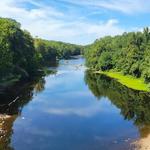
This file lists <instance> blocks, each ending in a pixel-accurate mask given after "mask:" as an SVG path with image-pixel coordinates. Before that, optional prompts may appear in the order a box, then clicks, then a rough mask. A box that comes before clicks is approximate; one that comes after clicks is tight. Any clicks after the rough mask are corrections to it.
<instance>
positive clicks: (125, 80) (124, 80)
mask: <svg viewBox="0 0 150 150" xmlns="http://www.w3.org/2000/svg"><path fill="white" fill-rule="evenodd" d="M95 73H100V74H104V75H106V76H109V77H111V78H114V79H116V80H117V81H118V82H120V83H121V84H123V85H125V86H127V87H128V88H131V89H134V90H138V91H145V92H150V86H149V84H146V83H145V82H144V79H141V78H135V77H133V76H131V75H123V74H121V73H120V72H103V71H96V72H95Z"/></svg>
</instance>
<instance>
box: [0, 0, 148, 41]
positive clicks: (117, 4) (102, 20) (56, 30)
mask: <svg viewBox="0 0 150 150" xmlns="http://www.w3.org/2000/svg"><path fill="white" fill-rule="evenodd" d="M0 17H9V18H13V19H16V20H17V21H18V22H20V23H21V24H22V28H23V29H27V30H28V31H29V32H30V33H31V34H32V35H33V36H39V37H41V38H44V39H48V40H58V41H64V42H70V43H76V44H89V43H92V42H93V41H94V40H95V39H97V38H100V37H103V36H106V35H112V36H113V35H116V34H121V33H123V32H125V31H126V32H129V31H139V30H140V31H141V30H142V28H144V27H149V26H150V25H149V24H150V0H1V1H0Z"/></svg>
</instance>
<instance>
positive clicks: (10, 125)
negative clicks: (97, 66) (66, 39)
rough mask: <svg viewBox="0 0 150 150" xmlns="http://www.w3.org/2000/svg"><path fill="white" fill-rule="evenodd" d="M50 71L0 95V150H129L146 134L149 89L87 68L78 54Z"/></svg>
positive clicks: (149, 113)
mask: <svg viewBox="0 0 150 150" xmlns="http://www.w3.org/2000/svg"><path fill="white" fill-rule="evenodd" d="M49 69H52V70H55V71H56V72H57V73H55V74H50V75H48V76H46V77H39V78H38V79H36V80H35V81H33V82H30V83H26V84H23V85H22V83H21V84H17V85H16V86H15V87H13V89H12V88H11V89H7V93H3V94H2V93H1V98H0V99H1V102H0V104H1V105H0V113H1V114H0V149H5V150H27V149H28V150H83V149H86V150H128V149H132V146H131V143H132V142H133V141H134V140H136V139H138V138H140V137H143V136H147V135H148V134H149V133H150V126H149V122H150V97H149V93H143V92H138V91H135V90H131V89H128V88H126V87H125V86H123V85H121V84H120V83H118V82H116V81H115V80H112V79H110V78H107V77H105V76H103V75H96V74H93V73H91V72H90V71H87V70H86V68H85V67H84V59H83V58H78V59H71V60H62V61H60V62H59V66H58V67H50V68H49ZM12 100H15V101H14V102H13V103H11V102H12ZM6 115H7V117H6Z"/></svg>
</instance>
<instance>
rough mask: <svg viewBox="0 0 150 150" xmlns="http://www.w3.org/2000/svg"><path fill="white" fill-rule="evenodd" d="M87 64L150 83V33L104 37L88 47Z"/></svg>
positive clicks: (93, 67)
mask: <svg viewBox="0 0 150 150" xmlns="http://www.w3.org/2000/svg"><path fill="white" fill-rule="evenodd" d="M85 58H86V64H87V66H88V67H90V68H92V69H95V70H102V71H108V70H115V71H119V72H122V73H123V74H128V75H132V76H134V77H137V78H141V77H142V78H144V79H145V81H146V82H149V81H150V31H149V29H148V28H145V29H144V31H143V32H131V33H124V34H122V35H118V36H114V37H110V36H107V37H104V38H101V39H99V40H96V41H95V42H94V43H93V44H91V45H89V46H87V47H86V50H85Z"/></svg>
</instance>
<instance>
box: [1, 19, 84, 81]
mask: <svg viewBox="0 0 150 150" xmlns="http://www.w3.org/2000/svg"><path fill="white" fill-rule="evenodd" d="M49 34H50V33H49ZM81 51H83V47H82V46H78V45H74V44H68V43H63V42H56V41H47V40H43V39H40V38H35V39H34V38H33V37H32V36H31V35H30V33H29V32H28V31H26V30H22V29H21V25H20V23H18V22H17V21H15V20H13V19H8V18H0V82H1V83H3V82H6V81H10V80H14V79H16V80H20V79H27V78H30V77H32V76H33V75H34V74H36V73H37V71H38V70H39V69H41V68H42V67H44V66H45V65H46V63H47V62H51V61H56V60H57V59H60V58H65V59H66V58H69V57H71V56H72V55H79V54H81V53H82V52H81Z"/></svg>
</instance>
